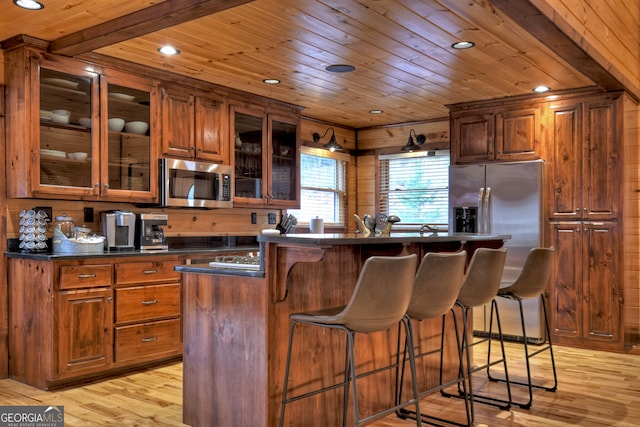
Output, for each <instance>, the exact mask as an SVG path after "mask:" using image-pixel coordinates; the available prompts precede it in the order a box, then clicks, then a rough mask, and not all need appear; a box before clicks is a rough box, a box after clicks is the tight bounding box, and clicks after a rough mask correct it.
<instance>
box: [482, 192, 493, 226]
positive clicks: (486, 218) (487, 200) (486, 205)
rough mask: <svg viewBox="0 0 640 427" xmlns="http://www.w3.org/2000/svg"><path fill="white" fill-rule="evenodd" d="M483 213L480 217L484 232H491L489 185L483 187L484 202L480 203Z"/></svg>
mask: <svg viewBox="0 0 640 427" xmlns="http://www.w3.org/2000/svg"><path fill="white" fill-rule="evenodd" d="M482 207H483V208H484V213H483V214H482V219H483V220H484V231H483V232H484V233H491V187H487V188H485V189H484V203H483V204H482Z"/></svg>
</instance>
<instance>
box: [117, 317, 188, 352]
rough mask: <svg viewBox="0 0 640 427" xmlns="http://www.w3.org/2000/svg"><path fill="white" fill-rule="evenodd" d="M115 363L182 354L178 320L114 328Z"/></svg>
mask: <svg viewBox="0 0 640 427" xmlns="http://www.w3.org/2000/svg"><path fill="white" fill-rule="evenodd" d="M115 340H116V354H115V360H116V363H122V362H136V361H142V360H145V359H152V358H158V359H159V358H162V357H168V356H171V355H178V354H181V353H182V340H181V338H180V319H171V320H160V321H158V322H151V323H144V324H136V325H131V326H121V327H118V328H116V338H115Z"/></svg>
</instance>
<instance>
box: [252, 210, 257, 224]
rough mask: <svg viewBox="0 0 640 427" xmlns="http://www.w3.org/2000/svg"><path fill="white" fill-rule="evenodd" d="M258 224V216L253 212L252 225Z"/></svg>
mask: <svg viewBox="0 0 640 427" xmlns="http://www.w3.org/2000/svg"><path fill="white" fill-rule="evenodd" d="M257 223H258V214H257V213H255V212H251V224H257Z"/></svg>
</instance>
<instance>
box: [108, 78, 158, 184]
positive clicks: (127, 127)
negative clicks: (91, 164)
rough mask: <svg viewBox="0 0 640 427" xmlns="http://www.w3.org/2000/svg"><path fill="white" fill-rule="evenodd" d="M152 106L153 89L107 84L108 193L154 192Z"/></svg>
mask: <svg viewBox="0 0 640 427" xmlns="http://www.w3.org/2000/svg"><path fill="white" fill-rule="evenodd" d="M150 106H151V93H150V89H147V90H142V89H136V88H132V87H128V86H125V85H118V84H113V83H111V82H109V83H108V84H107V111H108V114H107V116H108V119H107V123H106V124H105V125H106V127H107V135H108V136H107V141H108V145H107V147H106V149H107V150H106V154H105V157H106V170H107V173H106V179H104V180H105V181H106V182H105V183H103V185H104V186H105V187H106V191H105V192H106V193H108V192H112V191H115V190H127V191H144V192H149V191H150V190H151V160H152V151H151V142H150V122H151V113H150V111H151V108H150ZM103 165H104V162H103ZM104 167H105V166H103V168H104ZM104 176H105V174H104V172H103V177H104Z"/></svg>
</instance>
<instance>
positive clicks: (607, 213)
mask: <svg viewBox="0 0 640 427" xmlns="http://www.w3.org/2000/svg"><path fill="white" fill-rule="evenodd" d="M619 104H620V97H619V95H608V96H604V97H603V96H600V97H596V98H590V99H587V100H573V101H562V102H557V103H551V104H549V107H548V108H549V110H550V116H551V122H550V124H551V126H550V127H551V129H553V133H554V135H553V144H550V152H549V168H550V174H549V176H550V179H549V183H550V188H549V194H550V195H551V196H552V199H551V213H550V214H551V218H552V219H557V220H578V219H584V220H607V219H612V218H616V217H618V214H619V206H620V204H621V203H620V194H619V191H620V184H621V183H620V177H619V174H620V173H621V172H620V171H621V165H620V149H621V148H620V141H621V140H622V135H621V128H622V126H621V125H620V122H619V120H620V117H618V115H619V109H620V107H619Z"/></svg>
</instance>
